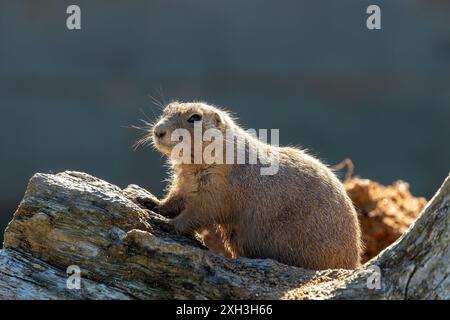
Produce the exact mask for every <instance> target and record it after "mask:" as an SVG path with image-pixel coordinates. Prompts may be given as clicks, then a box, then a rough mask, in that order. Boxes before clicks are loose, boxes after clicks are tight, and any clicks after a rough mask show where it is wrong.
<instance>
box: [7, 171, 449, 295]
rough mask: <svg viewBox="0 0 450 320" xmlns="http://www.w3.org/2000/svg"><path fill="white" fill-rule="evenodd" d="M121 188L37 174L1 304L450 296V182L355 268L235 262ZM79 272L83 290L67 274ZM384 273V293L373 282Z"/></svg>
mask: <svg viewBox="0 0 450 320" xmlns="http://www.w3.org/2000/svg"><path fill="white" fill-rule="evenodd" d="M145 193H147V191H145V190H144V189H141V188H139V187H138V186H135V185H132V186H129V187H128V188H126V189H124V190H122V189H120V188H119V187H117V186H114V185H112V184H109V183H107V182H105V181H103V180H100V179H98V178H95V177H93V176H90V175H88V174H85V173H80V172H63V173H59V174H40V173H38V174H35V175H34V176H33V177H32V178H31V179H30V182H29V184H28V187H27V190H26V193H25V196H24V198H23V200H22V202H21V203H20V205H19V208H18V209H17V211H16V212H15V214H14V217H13V220H12V221H11V222H10V223H9V225H8V227H7V229H6V231H5V237H4V238H5V241H4V247H3V250H1V251H0V298H3V299H182V298H190V299H405V298H407V299H411V298H412V299H414V298H416V299H435V298H439V299H449V298H450V279H449V273H450V270H449V269H450V266H449V261H450V251H449V229H450V228H449V210H450V209H449V203H450V181H449V178H447V179H446V181H445V182H444V184H443V186H442V187H441V189H440V190H439V191H438V192H437V194H436V195H435V197H434V198H433V199H432V200H431V201H430V202H429V204H428V205H427V207H426V208H425V210H424V211H423V213H422V215H421V216H420V217H419V219H418V220H417V222H416V223H415V224H414V225H413V226H411V228H410V230H409V231H408V232H407V233H405V234H404V235H403V236H402V237H401V238H400V239H399V240H397V242H395V243H394V244H393V245H391V246H390V247H388V248H387V249H386V250H384V251H383V252H381V253H380V254H379V255H378V256H377V257H375V258H374V259H372V260H371V261H369V262H368V263H366V264H365V265H364V266H362V267H361V268H360V269H358V270H322V271H314V270H305V269H301V268H297V267H292V266H286V265H283V264H281V263H278V262H276V261H273V260H269V259H245V258H238V259H234V260H230V259H227V258H225V257H222V256H218V255H216V254H214V253H212V252H210V251H208V250H207V249H206V248H205V247H204V246H203V245H202V244H201V243H200V242H198V241H197V240H196V239H194V238H190V237H185V236H181V235H178V234H176V233H175V232H174V231H173V230H172V229H171V228H170V226H169V225H168V224H167V220H166V219H165V218H164V217H162V216H159V215H157V214H155V213H153V212H150V211H147V210H143V209H141V208H140V207H139V206H138V205H136V204H135V203H134V202H133V201H132V200H131V199H133V198H134V197H135V196H136V195H141V196H142V195H143V194H145ZM70 265H77V266H79V267H80V269H81V271H82V274H81V276H82V280H81V289H80V290H73V289H72V290H69V289H67V287H66V280H67V274H66V269H67V267H68V266H70ZM373 266H378V267H379V270H380V271H381V289H369V288H368V286H367V282H368V279H371V278H372V277H376V276H377V269H376V268H374V267H373Z"/></svg>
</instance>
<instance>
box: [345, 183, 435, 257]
mask: <svg viewBox="0 0 450 320" xmlns="http://www.w3.org/2000/svg"><path fill="white" fill-rule="evenodd" d="M344 186H345V188H346V190H347V193H348V194H349V196H350V197H351V199H352V200H353V203H354V204H355V207H356V208H357V210H358V217H359V221H360V223H361V228H362V233H363V241H364V245H365V252H364V255H363V259H362V260H363V262H366V261H367V260H369V259H371V258H372V257H374V256H376V255H377V254H378V253H379V252H380V251H381V250H383V249H384V248H386V247H387V246H389V245H390V244H391V243H393V242H394V241H395V240H397V238H398V237H400V236H401V235H402V234H403V233H404V232H405V231H406V230H407V229H408V227H409V226H410V225H411V223H413V222H414V221H415V219H416V218H417V217H418V215H419V214H420V212H421V211H422V209H423V208H424V206H425V204H426V202H427V201H426V200H425V198H421V197H414V196H413V195H412V194H411V193H410V191H409V185H408V183H406V182H403V181H397V182H394V183H393V184H392V185H390V186H383V185H381V184H379V183H377V182H374V181H371V180H368V179H360V178H358V177H355V178H351V179H348V180H347V181H346V182H344Z"/></svg>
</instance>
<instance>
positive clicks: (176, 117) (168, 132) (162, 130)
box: [152, 102, 230, 156]
mask: <svg viewBox="0 0 450 320" xmlns="http://www.w3.org/2000/svg"><path fill="white" fill-rule="evenodd" d="M229 122H230V118H229V116H228V114H227V113H226V112H225V111H222V110H220V109H218V108H216V107H213V106H210V105H208V104H205V103H202V102H187V103H181V102H172V103H170V104H169V105H167V107H166V108H164V110H163V113H162V115H161V117H160V119H159V120H158V122H157V123H156V124H155V125H154V126H153V128H152V139H153V144H154V146H155V147H156V148H157V149H158V150H159V151H160V152H162V153H164V154H166V155H168V156H171V154H172V151H173V148H174V147H175V146H176V145H177V144H178V143H179V142H180V132H184V133H186V134H187V133H189V135H190V137H191V141H192V142H194V139H196V137H195V135H194V128H196V127H197V128H201V135H202V136H203V134H204V133H205V132H206V131H207V130H208V129H218V130H219V131H221V132H225V130H226V128H227V126H228V124H229ZM179 129H182V131H181V130H179ZM196 143H197V142H196ZM200 144H201V145H203V147H205V143H204V142H203V141H200ZM193 145H194V143H192V148H193Z"/></svg>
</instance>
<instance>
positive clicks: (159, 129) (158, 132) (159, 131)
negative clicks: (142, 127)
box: [153, 124, 167, 138]
mask: <svg viewBox="0 0 450 320" xmlns="http://www.w3.org/2000/svg"><path fill="white" fill-rule="evenodd" d="M166 132H167V131H166V129H165V128H164V127H163V126H162V125H161V124H158V125H156V126H155V127H154V128H153V134H154V135H155V136H156V137H157V138H162V137H164V136H165V135H166Z"/></svg>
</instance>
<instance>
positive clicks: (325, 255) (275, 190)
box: [153, 102, 361, 269]
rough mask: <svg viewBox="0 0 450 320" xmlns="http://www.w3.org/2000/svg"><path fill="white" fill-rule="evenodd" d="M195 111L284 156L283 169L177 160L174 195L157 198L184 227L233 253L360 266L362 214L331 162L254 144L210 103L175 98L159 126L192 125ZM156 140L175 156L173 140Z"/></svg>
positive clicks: (312, 264) (320, 265) (313, 265)
mask: <svg viewBox="0 0 450 320" xmlns="http://www.w3.org/2000/svg"><path fill="white" fill-rule="evenodd" d="M193 112H198V113H201V114H202V115H203V122H204V126H206V127H217V128H219V129H221V130H225V129H231V130H233V131H234V132H235V133H236V134H238V135H241V136H245V138H246V139H247V140H248V141H252V142H254V143H253V144H252V145H250V144H249V145H248V146H247V148H258V149H259V150H264V151H266V152H269V153H270V154H272V155H276V156H278V158H279V159H280V160H279V161H280V163H279V171H278V173H276V174H275V175H266V176H264V175H261V174H260V170H259V169H260V168H261V166H263V164H261V163H258V164H256V165H242V164H212V165H206V164H172V167H173V168H172V169H173V173H172V176H171V179H170V180H171V183H170V186H169V192H168V194H167V196H166V197H165V198H164V199H163V200H161V201H159V200H156V199H153V202H154V206H155V209H156V210H158V211H159V212H160V213H161V214H163V215H166V216H168V217H171V218H172V219H171V223H172V224H173V225H174V227H175V228H176V229H177V230H178V231H180V232H199V233H200V234H201V235H203V238H204V240H205V243H206V245H207V246H208V247H210V248H212V249H213V250H215V251H217V252H221V253H223V254H226V255H227V256H230V257H238V256H243V257H249V258H272V259H275V260H278V261H280V262H283V263H286V264H289V265H295V266H300V267H304V268H310V269H327V268H347V269H352V268H355V267H357V266H358V265H359V263H360V253H361V241H360V229H359V224H358V220H357V216H356V212H355V209H354V207H353V205H352V202H351V200H350V199H349V197H348V196H347V194H346V192H345V190H344V188H343V186H342V184H341V182H340V181H339V180H338V178H337V177H336V176H335V174H334V173H333V172H332V171H331V170H330V169H328V167H327V166H326V165H324V164H323V163H321V162H320V161H319V160H317V159H316V158H314V157H312V156H311V155H309V154H307V153H306V152H305V151H303V150H301V149H297V148H282V147H273V146H269V145H268V144H264V143H262V142H259V141H253V140H252V139H253V138H252V137H250V136H248V135H247V133H246V132H245V131H244V130H243V129H242V128H240V127H239V126H238V125H237V124H236V123H235V122H234V121H233V119H232V118H231V117H230V116H229V115H228V114H227V113H226V112H224V111H222V110H219V109H217V108H215V107H212V106H209V105H206V104H203V103H178V102H175V103H171V104H169V105H168V106H167V107H166V109H165V110H164V114H163V115H162V117H161V119H160V121H159V122H158V124H157V125H156V126H160V127H161V126H162V127H164V129H165V130H168V131H169V132H171V131H172V130H174V129H176V128H180V127H186V128H189V124H188V123H187V122H186V119H187V117H189V115H190V114H192V113H193ZM160 127H159V128H160ZM155 145H156V147H157V148H158V149H159V150H160V151H161V152H163V153H166V154H167V155H169V154H170V149H171V146H170V145H169V146H167V145H166V144H164V143H162V142H160V143H157V144H155ZM208 242H209V245H208Z"/></svg>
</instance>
